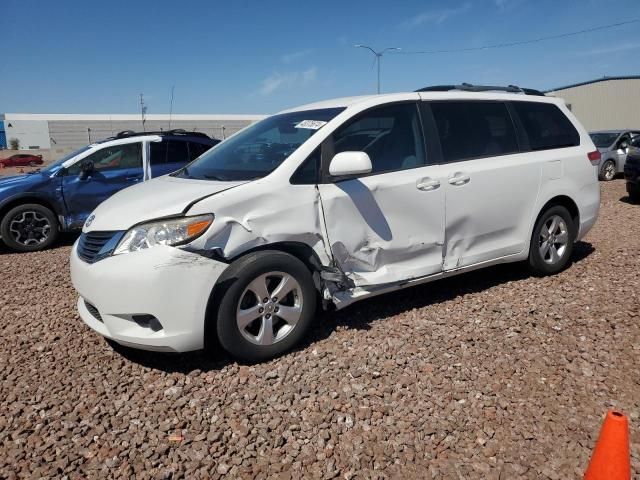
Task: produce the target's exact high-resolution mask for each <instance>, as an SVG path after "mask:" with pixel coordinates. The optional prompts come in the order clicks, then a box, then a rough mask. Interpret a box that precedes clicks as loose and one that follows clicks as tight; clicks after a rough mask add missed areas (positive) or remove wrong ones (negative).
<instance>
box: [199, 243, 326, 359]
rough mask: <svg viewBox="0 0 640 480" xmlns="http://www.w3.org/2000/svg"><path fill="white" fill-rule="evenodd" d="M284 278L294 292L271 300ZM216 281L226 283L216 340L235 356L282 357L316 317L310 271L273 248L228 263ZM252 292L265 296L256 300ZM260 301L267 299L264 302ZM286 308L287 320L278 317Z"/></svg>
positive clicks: (250, 357)
mask: <svg viewBox="0 0 640 480" xmlns="http://www.w3.org/2000/svg"><path fill="white" fill-rule="evenodd" d="M285 278H287V282H286V285H290V286H291V287H293V290H290V291H289V292H288V293H287V294H286V295H285V297H282V298H276V302H273V298H274V297H272V295H273V294H274V293H276V294H277V291H278V289H279V287H280V286H282V285H283V283H282V282H283V280H284V279H285ZM291 280H293V282H292V281H291ZM219 284H220V285H226V287H224V291H223V293H222V296H221V300H220V303H219V307H218V312H217V319H216V329H215V331H216V333H217V339H218V341H219V342H220V345H221V346H222V347H223V348H224V349H225V350H226V351H227V352H228V353H230V354H231V355H232V356H234V357H236V358H238V359H240V360H243V361H246V362H250V363H254V362H260V361H264V360H268V359H270V358H274V357H277V356H279V355H282V354H283V353H285V352H286V351H288V350H290V349H291V348H293V347H294V346H295V345H296V344H298V342H300V340H301V339H302V338H303V337H304V336H305V334H306V333H307V331H308V330H309V327H310V326H311V323H312V321H313V318H314V316H315V312H316V306H317V291H316V288H315V286H314V283H313V278H312V276H311V272H310V271H309V269H308V268H307V266H306V265H305V264H304V263H302V262H301V261H300V260H298V259H297V258H296V257H294V256H292V255H289V254H288V253H284V252H280V251H277V250H264V251H260V252H253V253H249V254H248V255H246V256H245V257H242V258H240V259H239V260H237V261H235V262H234V263H232V264H231V266H230V267H229V268H228V269H227V270H226V271H225V273H224V274H223V275H222V277H221V278H220V283H219ZM262 287H264V288H262ZM265 288H266V290H265ZM255 291H257V292H258V293H262V295H261V296H265V297H267V298H262V299H260V300H258V298H257V297H258V293H256V292H255ZM265 292H268V295H267V294H266V293H265ZM268 297H271V298H268ZM265 299H266V300H268V301H267V302H264V300H265ZM285 308H286V309H287V310H286V311H287V317H288V321H285V319H284V316H282V317H281V316H280V315H282V313H283V312H284V311H285ZM240 310H245V314H244V315H241V314H240V313H239V312H240ZM252 318H253V320H251V319H252ZM242 324H244V326H242ZM269 327H271V330H268V328H269ZM211 330H213V329H210V330H209V329H207V331H211ZM269 331H271V332H272V336H271V337H270V336H269V334H268V332H269ZM278 337H280V338H278ZM205 340H206V339H205Z"/></svg>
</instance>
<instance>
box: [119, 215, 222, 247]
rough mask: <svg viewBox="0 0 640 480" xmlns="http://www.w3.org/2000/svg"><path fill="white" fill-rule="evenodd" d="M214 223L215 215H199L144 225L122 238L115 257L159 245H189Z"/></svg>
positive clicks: (136, 227)
mask: <svg viewBox="0 0 640 480" xmlns="http://www.w3.org/2000/svg"><path fill="white" fill-rule="evenodd" d="M212 222H213V215H198V216H195V217H181V218H168V219H166V220H157V221H153V222H149V223H143V224H141V225H137V226H135V227H133V228H132V229H131V230H129V231H128V232H127V233H126V234H125V235H124V237H122V240H120V243H119V244H118V246H117V247H116V248H115V250H114V251H113V255H118V254H120V253H131V252H137V251H138V250H145V249H147V248H151V247H155V246H157V245H180V244H183V243H188V242H190V241H192V240H195V239H196V238H198V237H199V236H200V235H202V234H203V233H204V231H205V230H206V229H207V228H209V225H211V223H212Z"/></svg>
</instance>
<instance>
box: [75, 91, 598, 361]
mask: <svg viewBox="0 0 640 480" xmlns="http://www.w3.org/2000/svg"><path fill="white" fill-rule="evenodd" d="M599 157H600V155H599V153H598V150H597V149H596V147H595V146H594V144H593V142H592V141H591V139H590V137H589V135H588V134H587V132H586V131H585V130H584V128H583V127H582V126H581V125H580V123H579V122H578V121H577V120H576V118H575V117H574V116H573V115H572V114H571V112H570V111H569V110H568V109H567V108H566V106H565V104H564V102H563V101H562V100H561V99H556V98H551V97H546V96H544V95H542V94H538V93H537V92H535V91H532V90H528V89H519V88H517V87H505V88H502V89H501V88H499V87H478V86H471V85H468V84H463V85H459V86H450V87H449V86H447V87H429V88H426V89H423V90H419V91H417V92H412V93H395V94H385V95H374V96H363V97H352V98H340V99H336V100H329V101H324V102H319V103H314V104H310V105H305V106H302V107H298V108H294V109H291V110H287V111H284V112H282V113H279V114H277V115H273V116H271V117H268V118H266V119H264V120H262V121H260V122H258V123H255V124H254V125H252V126H250V127H248V128H246V129H244V130H242V131H241V132H239V133H237V134H236V135H234V136H232V137H230V138H229V139H227V140H225V141H223V142H222V143H220V144H219V145H217V146H216V147H214V148H213V149H211V150H209V151H208V152H206V153H205V154H203V155H202V156H200V157H199V158H197V159H196V160H194V161H193V162H192V163H190V164H188V165H187V166H186V167H184V168H182V169H180V170H178V171H176V172H174V173H172V174H169V175H166V176H163V177H160V178H157V179H154V180H151V181H149V182H145V183H143V184H140V185H136V186H133V187H130V188H127V189H125V190H123V191H121V192H119V193H117V194H116V195H114V196H113V197H111V198H109V199H108V200H107V201H105V202H104V203H102V204H101V205H99V206H98V207H97V208H96V210H95V211H94V212H93V214H92V215H91V216H90V217H89V218H88V219H87V221H86V223H85V225H84V228H83V233H82V236H81V237H80V238H79V239H78V241H77V242H76V243H75V245H74V246H73V250H72V253H71V274H72V279H73V284H74V286H75V288H76V289H77V291H78V292H79V294H80V298H79V300H78V309H79V312H80V316H81V317H82V319H83V320H84V322H86V323H87V325H89V326H90V327H91V328H92V329H94V330H95V331H97V332H98V333H100V334H101V335H104V336H105V337H107V338H109V339H112V340H114V341H115V342H117V343H119V344H122V345H127V346H132V347H137V348H143V349H148V350H158V351H178V352H182V351H189V350H196V349H201V348H203V347H205V346H207V345H221V346H222V348H224V349H225V350H227V351H228V352H229V353H231V354H232V355H233V356H235V357H237V358H240V359H242V360H245V361H260V360H264V359H268V358H271V357H274V356H277V355H280V354H282V353H283V352H285V351H287V350H289V349H291V348H292V347H293V346H294V345H296V344H297V343H298V342H300V340H301V338H302V337H303V336H304V334H305V333H306V332H307V331H308V330H309V326H310V325H311V323H312V321H313V318H314V316H315V312H316V309H317V308H318V307H319V306H321V307H322V308H337V309H340V308H343V307H345V306H347V305H349V304H351V303H352V302H354V301H356V300H360V299H363V298H367V297H371V296H373V295H378V294H381V293H386V292H390V291H392V290H397V289H400V288H405V287H410V286H412V285H416V284H419V283H423V282H429V281H432V280H436V279H439V278H442V277H447V276H451V275H455V274H458V273H462V272H466V271H469V270H472V269H476V268H480V267H485V266H489V265H494V264H497V263H503V262H517V261H526V262H527V263H528V265H529V267H530V268H531V269H532V271H533V272H534V273H535V274H538V275H547V274H553V273H556V272H559V271H560V270H562V269H563V268H564V267H565V266H566V265H567V264H568V262H569V260H570V257H571V251H572V248H573V244H574V242H576V241H577V240H579V239H580V238H582V237H583V236H584V235H585V234H586V233H587V232H588V231H589V230H590V229H591V227H592V226H593V224H594V223H595V221H596V218H597V216H598V209H599V203H600V190H599V186H598V182H597V166H596V165H597V164H598V161H599Z"/></svg>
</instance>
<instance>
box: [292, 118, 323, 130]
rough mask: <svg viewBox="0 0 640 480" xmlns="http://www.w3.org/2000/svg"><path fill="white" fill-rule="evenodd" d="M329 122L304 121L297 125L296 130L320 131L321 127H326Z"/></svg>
mask: <svg viewBox="0 0 640 480" xmlns="http://www.w3.org/2000/svg"><path fill="white" fill-rule="evenodd" d="M326 123H327V122H323V121H322V120H303V121H301V122H300V123H298V124H296V128H308V129H309V130H318V129H319V128H320V127H322V126H324V125H326Z"/></svg>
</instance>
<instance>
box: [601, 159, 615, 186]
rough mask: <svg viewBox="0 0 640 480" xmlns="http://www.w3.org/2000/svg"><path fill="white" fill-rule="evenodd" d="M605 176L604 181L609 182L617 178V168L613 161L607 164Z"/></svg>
mask: <svg viewBox="0 0 640 480" xmlns="http://www.w3.org/2000/svg"><path fill="white" fill-rule="evenodd" d="M603 176H604V179H605V180H607V181H609V180H613V179H614V177H615V176H616V166H615V164H614V163H613V162H612V161H608V162H607V163H606V164H605V166H604V171H603Z"/></svg>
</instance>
